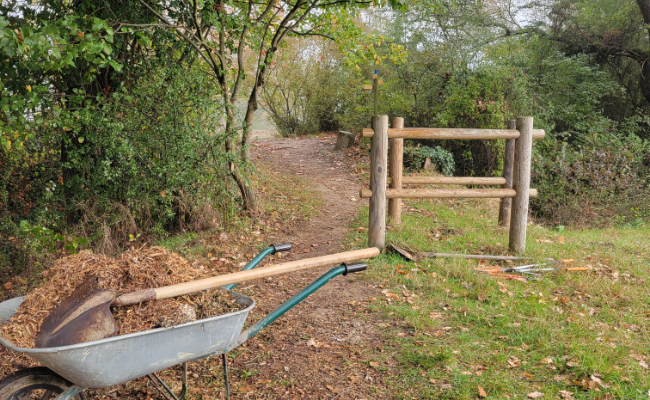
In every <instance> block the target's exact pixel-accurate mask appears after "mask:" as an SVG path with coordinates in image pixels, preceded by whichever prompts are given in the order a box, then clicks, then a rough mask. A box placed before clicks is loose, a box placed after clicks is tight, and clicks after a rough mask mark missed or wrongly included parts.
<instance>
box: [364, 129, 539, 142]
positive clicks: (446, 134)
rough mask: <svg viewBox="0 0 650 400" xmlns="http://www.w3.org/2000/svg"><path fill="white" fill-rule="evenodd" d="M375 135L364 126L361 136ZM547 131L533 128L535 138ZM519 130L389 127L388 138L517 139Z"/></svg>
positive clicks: (369, 136)
mask: <svg viewBox="0 0 650 400" xmlns="http://www.w3.org/2000/svg"><path fill="white" fill-rule="evenodd" d="M372 135H374V132H373V130H372V129H369V128H364V129H363V131H362V132H361V137H364V138H371V137H372ZM544 136H546V133H545V132H544V130H543V129H535V130H533V139H543V138H544ZM518 137H519V131H517V130H516V129H471V128H470V129H463V128H404V129H389V130H388V138H389V139H395V138H404V139H438V140H447V139H469V140H478V139H480V140H492V139H517V138H518Z"/></svg>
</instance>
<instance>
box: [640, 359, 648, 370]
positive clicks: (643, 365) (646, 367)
mask: <svg viewBox="0 0 650 400" xmlns="http://www.w3.org/2000/svg"><path fill="white" fill-rule="evenodd" d="M639 365H640V366H641V368H643V369H648V364H647V363H646V362H645V361H639Z"/></svg>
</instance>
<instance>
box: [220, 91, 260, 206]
mask: <svg viewBox="0 0 650 400" xmlns="http://www.w3.org/2000/svg"><path fill="white" fill-rule="evenodd" d="M224 97H225V98H224V101H226V102H227V103H226V104H227V105H226V132H227V133H226V134H227V135H228V139H227V140H226V151H227V152H229V153H233V154H236V145H235V140H234V138H233V136H234V134H235V110H234V107H235V105H234V104H233V103H232V102H230V101H229V100H228V98H227V93H226V95H225V96H224ZM244 138H247V135H246V136H244ZM246 147H247V146H246V144H244V143H242V148H241V151H240V152H239V159H240V161H241V163H243V164H246V163H247V162H248V152H247V150H246ZM230 176H232V178H233V180H234V181H235V183H236V184H237V187H238V188H239V192H240V193H241V196H242V199H243V202H244V209H246V210H257V193H255V189H253V187H252V186H251V185H250V179H249V177H248V175H247V173H246V171H245V169H242V168H240V167H239V166H238V165H237V164H236V163H235V162H232V161H231V162H230Z"/></svg>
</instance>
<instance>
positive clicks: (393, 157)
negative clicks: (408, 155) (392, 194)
mask: <svg viewBox="0 0 650 400" xmlns="http://www.w3.org/2000/svg"><path fill="white" fill-rule="evenodd" d="M391 122H392V123H391V127H392V128H393V129H403V128H404V118H402V117H395V118H393V120H392V121H391ZM403 162H404V139H402V138H395V139H390V162H389V164H388V165H389V175H390V177H391V181H390V188H391V189H401V188H402V168H403ZM388 216H389V217H390V219H391V223H392V224H394V225H399V224H401V223H402V199H388Z"/></svg>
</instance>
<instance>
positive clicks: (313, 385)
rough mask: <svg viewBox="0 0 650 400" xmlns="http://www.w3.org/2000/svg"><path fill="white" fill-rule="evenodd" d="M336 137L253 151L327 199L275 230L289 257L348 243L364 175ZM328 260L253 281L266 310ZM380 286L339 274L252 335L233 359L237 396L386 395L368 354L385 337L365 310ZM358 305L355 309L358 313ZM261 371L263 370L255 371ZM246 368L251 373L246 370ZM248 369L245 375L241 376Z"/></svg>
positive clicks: (265, 143) (275, 142)
mask: <svg viewBox="0 0 650 400" xmlns="http://www.w3.org/2000/svg"><path fill="white" fill-rule="evenodd" d="M333 148H334V139H333V138H332V137H328V138H326V139H320V138H309V139H300V140H294V139H264V140H261V141H259V142H257V145H256V146H255V150H254V155H255V158H256V160H259V161H261V162H262V163H263V164H264V165H271V166H272V167H271V168H272V170H273V173H274V175H276V176H277V177H278V179H282V177H283V176H285V175H297V176H301V177H303V178H305V179H307V180H309V181H310V182H312V183H313V184H314V188H313V189H314V190H315V192H316V193H317V194H318V195H319V196H321V197H322V198H323V200H324V205H323V207H322V209H320V210H319V212H318V213H317V215H315V216H314V217H313V218H312V219H311V220H309V221H305V222H303V223H300V224H297V225H295V226H292V227H291V229H289V231H288V232H287V231H285V233H283V234H282V235H278V236H276V237H271V238H272V239H274V240H275V241H277V242H290V243H292V245H293V250H292V251H291V253H290V254H289V255H288V256H287V257H286V259H288V260H293V259H299V258H305V257H314V256H320V255H325V254H331V253H333V252H337V251H342V250H344V249H343V246H342V245H341V243H342V240H343V239H344V238H345V236H346V234H347V233H348V229H350V228H349V225H350V222H351V221H352V219H353V218H355V217H356V215H357V213H358V211H359V208H360V206H361V204H362V202H361V201H360V200H359V198H358V190H359V187H360V186H361V182H359V181H358V179H357V177H356V174H354V173H351V172H350V171H349V170H347V168H346V164H345V162H344V159H343V157H344V156H343V155H341V154H338V155H337V154H334V155H332V153H333ZM325 271H327V268H324V269H319V270H316V271H305V272H302V273H298V274H293V275H288V276H283V277H281V278H279V279H268V280H267V281H266V282H265V284H263V285H262V284H260V285H258V286H256V287H255V288H250V289H251V290H252V292H253V293H254V297H255V299H256V300H257V301H258V313H259V315H263V314H265V313H266V312H268V311H270V310H272V309H273V308H275V307H276V306H277V305H279V304H280V303H281V302H282V301H284V300H286V299H287V298H289V297H290V296H291V295H293V294H295V293H296V292H297V291H298V290H300V289H301V288H303V287H305V286H306V285H308V284H309V283H311V282H312V281H313V280H315V279H316V278H317V277H318V276H320V275H322V274H323V273H324V272H325ZM375 295H376V291H375V289H373V288H371V287H369V285H368V284H367V283H365V282H363V280H360V279H359V277H354V276H347V277H343V276H341V277H338V278H336V279H334V280H333V281H331V282H330V283H329V284H327V285H325V286H324V287H323V288H322V289H320V290H319V291H317V292H316V293H314V294H313V295H312V296H310V297H309V298H308V299H307V300H306V301H304V302H302V303H301V304H299V305H298V306H296V307H295V308H294V309H292V310H291V311H290V312H288V313H287V314H285V315H284V316H283V317H281V318H280V319H279V320H277V321H276V322H275V323H274V324H273V325H271V326H269V327H268V328H266V329H264V330H263V331H262V332H261V333H260V334H259V335H258V336H257V337H256V338H254V339H253V340H251V341H250V342H248V343H247V346H246V347H244V349H246V351H245V352H243V353H242V354H240V355H238V356H237V357H236V358H235V360H234V362H233V363H232V365H231V367H232V368H235V369H236V372H235V373H234V374H233V375H238V376H239V377H238V378H235V379H234V385H233V386H234V387H235V388H236V390H235V398H301V399H331V398H337V399H364V398H367V399H369V398H375V399H376V398H382V397H383V395H381V394H380V393H381V392H383V390H382V388H381V387H380V386H381V380H382V377H381V374H379V373H377V372H376V371H375V370H374V369H372V368H371V367H370V366H369V365H368V363H367V362H365V360H364V357H363V354H364V353H365V352H366V351H368V350H371V349H372V348H373V346H374V345H376V344H377V343H378V341H379V337H378V334H377V332H376V330H375V329H374V322H373V321H371V320H369V319H368V318H364V317H363V315H365V312H364V310H365V308H366V304H367V303H366V302H367V301H368V300H369V299H370V298H372V297H373V296H375ZM352 313H354V317H352V315H351V314H352ZM253 371H256V372H253ZM247 375H250V376H248V377H247ZM242 377H244V378H242Z"/></svg>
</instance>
